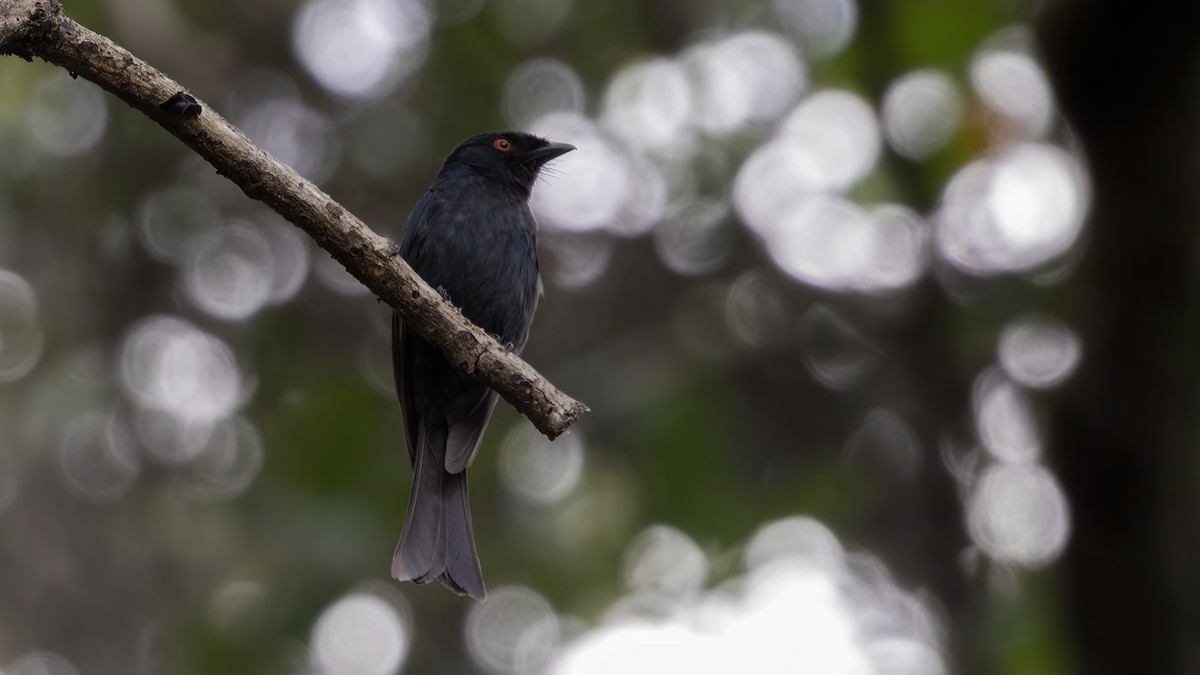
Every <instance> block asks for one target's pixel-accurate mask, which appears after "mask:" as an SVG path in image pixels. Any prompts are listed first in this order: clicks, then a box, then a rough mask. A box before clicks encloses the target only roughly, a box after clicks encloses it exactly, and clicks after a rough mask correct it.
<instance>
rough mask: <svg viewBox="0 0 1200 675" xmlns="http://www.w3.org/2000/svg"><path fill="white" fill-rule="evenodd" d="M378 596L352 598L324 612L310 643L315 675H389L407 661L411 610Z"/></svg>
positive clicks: (362, 594) (357, 594) (361, 594)
mask: <svg viewBox="0 0 1200 675" xmlns="http://www.w3.org/2000/svg"><path fill="white" fill-rule="evenodd" d="M398 602H403V601H402V600H401V599H399V597H398V596H397V598H396V599H393V600H392V601H391V602H389V601H388V600H385V599H383V598H381V597H379V596H378V595H375V594H374V593H369V592H353V593H350V594H348V595H346V596H344V597H342V598H340V599H338V600H337V602H334V603H333V604H332V605H330V606H328V607H326V608H325V610H324V611H323V612H321V615H320V617H318V618H317V621H316V623H315V624H314V625H313V629H312V637H311V638H310V641H309V645H310V646H309V650H310V659H311V661H312V665H313V668H314V670H315V672H317V673H338V674H339V675H391V674H392V673H395V672H397V671H398V670H399V669H400V666H401V665H402V664H403V663H404V659H405V657H407V656H408V648H409V644H410V642H411V637H410V633H411V629H410V627H409V625H408V617H407V606H406V605H401V608H400V610H397V607H396V604H395V603H398Z"/></svg>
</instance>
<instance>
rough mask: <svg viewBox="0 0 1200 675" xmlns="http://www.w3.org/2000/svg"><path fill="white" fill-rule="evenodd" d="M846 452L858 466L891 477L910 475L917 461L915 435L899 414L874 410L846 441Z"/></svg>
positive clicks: (918, 452)
mask: <svg viewBox="0 0 1200 675" xmlns="http://www.w3.org/2000/svg"><path fill="white" fill-rule="evenodd" d="M846 454H847V455H848V456H849V458H850V461H851V462H853V463H854V464H855V465H858V466H868V467H872V468H874V469H876V470H877V471H879V472H880V473H883V474H885V475H887V476H888V477H889V478H892V479H895V480H904V479H907V478H911V477H912V476H913V475H915V473H916V469H917V466H918V464H919V463H920V462H921V445H920V441H919V440H918V439H917V434H916V432H915V431H913V429H912V427H910V426H909V425H908V424H907V423H906V422H905V421H904V420H903V419H902V418H901V417H900V416H899V415H897V414H895V413H893V412H891V411H889V410H883V409H878V408H877V409H875V410H870V411H868V412H867V414H866V415H864V416H863V422H862V425H861V426H860V427H859V428H858V429H857V430H856V431H855V432H854V434H853V435H851V436H850V438H849V439H848V440H847V441H846Z"/></svg>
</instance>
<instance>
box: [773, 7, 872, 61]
mask: <svg viewBox="0 0 1200 675" xmlns="http://www.w3.org/2000/svg"><path fill="white" fill-rule="evenodd" d="M771 8H772V9H773V10H774V11H775V16H776V17H777V18H778V19H779V22H780V23H781V24H783V25H784V26H785V27H786V28H787V29H788V30H789V31H790V32H792V33H793V34H794V35H795V36H796V38H797V40H798V41H799V42H800V48H801V49H803V50H804V53H805V54H806V55H808V56H809V57H812V58H824V57H829V56H833V55H834V54H836V53H838V52H839V51H841V50H842V49H843V48H845V46H846V45H847V44H848V43H849V42H850V39H851V38H852V37H854V30H855V28H857V27H858V5H857V4H856V3H855V2H854V0H772V2H771Z"/></svg>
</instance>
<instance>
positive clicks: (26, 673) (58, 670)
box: [4, 652, 79, 675]
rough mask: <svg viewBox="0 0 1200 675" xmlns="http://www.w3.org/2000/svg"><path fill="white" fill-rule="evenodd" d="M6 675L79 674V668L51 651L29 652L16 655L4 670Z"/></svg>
mask: <svg viewBox="0 0 1200 675" xmlns="http://www.w3.org/2000/svg"><path fill="white" fill-rule="evenodd" d="M4 672H5V673H7V675H79V669H78V668H76V667H75V666H74V664H72V663H71V662H70V661H68V660H67V659H66V658H64V657H62V656H60V655H58V654H55V653H53V652H30V653H29V654H24V655H22V656H18V657H17V658H16V660H14V661H13V662H12V663H11V664H9V666H8V668H7V669H6V670H5V671H4Z"/></svg>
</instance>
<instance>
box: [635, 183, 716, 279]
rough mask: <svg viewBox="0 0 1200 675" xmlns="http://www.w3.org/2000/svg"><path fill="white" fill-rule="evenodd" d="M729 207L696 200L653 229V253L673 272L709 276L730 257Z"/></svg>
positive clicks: (713, 202)
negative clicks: (708, 274)
mask: <svg viewBox="0 0 1200 675" xmlns="http://www.w3.org/2000/svg"><path fill="white" fill-rule="evenodd" d="M728 215H729V206H728V205H726V204H725V203H724V202H719V201H716V200H703V199H697V200H694V201H692V202H689V203H687V204H685V205H683V206H681V207H679V208H678V209H677V210H676V211H674V212H673V213H671V214H670V215H669V216H668V217H667V218H666V219H665V220H664V221H663V222H662V223H660V224H659V225H658V226H657V227H656V228H654V250H655V251H656V252H657V253H658V257H659V259H660V260H662V261H663V264H664V265H666V266H667V268H668V269H670V270H671V271H672V272H675V273H676V274H681V275H685V276H694V275H700V274H707V273H709V272H712V271H714V270H716V269H717V268H719V267H720V266H721V263H723V262H725V259H726V258H727V257H728V256H729V247H730V244H731V243H732V239H733V233H732V232H731V231H730V228H729V225H728V223H727V217H728Z"/></svg>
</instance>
